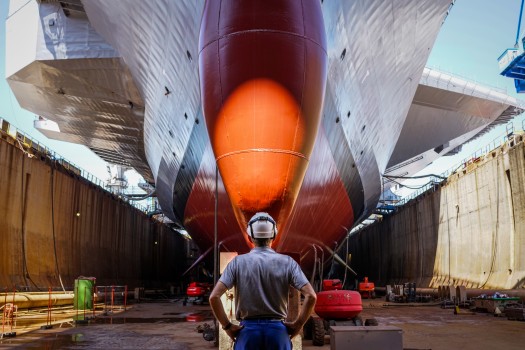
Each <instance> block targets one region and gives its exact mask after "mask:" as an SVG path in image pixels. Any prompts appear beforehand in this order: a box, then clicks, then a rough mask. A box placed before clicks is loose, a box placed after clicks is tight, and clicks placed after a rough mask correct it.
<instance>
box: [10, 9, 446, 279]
mask: <svg viewBox="0 0 525 350" xmlns="http://www.w3.org/2000/svg"><path fill="white" fill-rule="evenodd" d="M449 3H450V1H448V0H439V1H435V0H425V1H415V0H414V1H408V0H407V1H404V2H402V3H396V4H395V6H393V5H392V4H391V3H388V2H384V1H382V0H376V1H352V2H348V1H327V2H324V3H322V5H321V11H322V16H323V19H324V24H325V29H324V30H325V35H326V57H327V71H326V81H327V82H326V88H325V90H324V92H323V94H324V96H322V100H323V104H322V110H321V113H320V121H319V124H318V130H317V133H316V134H315V135H314V136H313V137H311V140H310V141H312V140H313V144H312V145H311V154H310V155H309V156H308V164H307V167H306V171H305V173H304V179H303V180H302V183H301V182H296V183H295V185H296V187H297V188H296V194H295V195H296V197H295V198H296V199H295V200H292V201H290V202H289V203H292V204H293V206H292V205H289V209H288V214H287V215H286V216H287V219H286V220H282V221H281V222H280V223H278V224H279V225H280V227H279V232H280V234H279V240H278V242H277V243H276V244H275V246H274V248H275V249H277V250H278V251H281V252H299V253H300V254H301V257H302V260H303V263H302V266H303V268H304V269H305V270H307V271H311V270H312V268H313V265H314V261H315V256H316V254H317V255H319V256H320V257H321V259H322V258H323V256H324V259H325V260H328V259H329V257H330V251H332V250H333V249H334V248H336V247H337V246H338V245H339V244H341V242H342V240H343V239H344V237H346V236H347V235H348V233H349V230H350V229H351V228H352V226H353V225H354V223H355V222H359V221H361V220H362V219H364V218H366V217H367V216H368V215H369V214H370V213H371V212H372V210H373V209H374V208H375V206H376V204H377V202H378V199H379V195H380V193H381V180H380V175H381V174H382V173H383V172H384V170H385V169H386V167H387V165H388V163H389V159H390V157H391V155H392V153H393V151H394V148H395V145H396V143H397V140H398V137H399V135H400V133H401V130H402V127H403V124H404V122H405V118H406V116H407V113H408V110H409V108H410V106H411V103H412V99H413V97H414V94H415V92H416V89H417V87H418V84H419V80H420V77H421V74H422V72H423V68H424V66H425V63H426V61H427V58H428V55H429V53H430V48H431V47H432V45H433V43H434V40H435V38H436V36H437V33H438V31H439V28H440V27H441V24H442V22H443V20H444V18H445V16H446V13H447V8H448V6H449ZM35 4H36V2H35V3H34V4H30V6H39V7H40V9H41V10H40V11H41V12H42V11H43V10H45V11H47V12H46V13H48V14H51V15H52V14H56V13H59V12H57V10H60V8H57V9H54V7H60V6H61V5H60V4H57V3H47V2H45V1H44V2H42V3H41V4H39V5H35ZM82 4H83V8H82V9H83V11H85V14H83V15H85V18H84V17H82V15H81V16H80V17H79V18H74V16H70V17H67V18H66V17H64V18H55V20H56V22H53V24H54V25H63V29H64V35H63V37H62V38H61V39H62V40H64V41H66V42H67V40H68V38H76V39H79V38H83V37H85V36H82V35H79V34H78V33H76V32H73V33H69V32H67V28H71V27H72V21H86V23H87V24H86V26H88V27H89V28H92V29H94V31H93V32H95V31H96V33H97V34H98V35H99V36H100V38H102V39H101V40H100V41H101V42H104V45H106V44H107V45H108V46H109V47H110V48H112V49H113V50H114V51H111V50H109V51H108V50H107V52H106V51H105V55H106V56H109V57H106V58H107V59H114V57H120V60H119V62H121V63H122V65H123V67H124V68H122V70H123V71H125V73H126V74H127V75H129V78H130V79H131V80H132V82H133V84H134V88H136V91H138V94H139V95H140V97H141V99H140V100H137V101H138V102H136V103H133V102H134V101H135V100H131V99H130V100H129V102H131V103H129V106H128V108H130V110H131V112H129V111H128V112H127V113H128V114H129V118H134V116H136V117H137V118H139V122H140V125H141V126H142V127H143V129H142V130H140V132H141V137H142V138H143V143H141V142H140V141H138V145H137V149H136V155H135V158H136V159H139V160H140V159H143V158H145V159H147V163H148V165H149V169H151V173H150V174H148V175H149V176H148V178H153V179H154V182H155V187H156V193H157V196H158V199H159V203H160V205H161V207H162V209H163V211H164V213H165V214H166V216H167V217H169V218H170V219H171V220H172V221H173V222H175V224H176V225H178V226H179V227H181V228H185V229H186V230H187V231H188V232H189V233H190V235H191V236H192V237H193V239H194V240H195V242H196V243H197V244H198V245H199V246H200V247H201V248H202V250H203V251H205V250H206V249H207V248H208V247H210V246H212V245H213V244H214V230H215V218H217V234H218V239H219V242H220V248H221V250H224V251H237V252H239V253H243V252H246V251H248V249H249V248H250V246H249V244H248V242H247V240H246V235H245V233H244V232H243V229H242V225H239V222H241V223H242V220H239V215H238V213H236V210H237V209H236V208H237V207H236V204H235V202H233V205H232V195H231V193H230V194H228V193H227V191H226V189H227V188H228V183H227V181H226V180H227V179H226V178H223V177H222V176H221V175H226V173H223V172H222V171H223V169H221V172H219V173H218V178H217V179H216V174H217V173H216V164H217V154H216V153H214V148H213V147H212V146H213V142H212V141H211V140H212V139H210V136H209V134H208V133H209V131H210V130H209V129H208V128H207V121H205V120H206V118H205V116H204V115H205V113H204V112H205V111H204V110H203V105H202V104H201V97H202V96H201V86H200V85H199V74H200V73H201V72H200V69H199V64H198V62H197V61H198V57H199V54H200V50H199V46H198V43H199V33H200V29H201V18H202V14H203V10H204V5H205V4H204V1H169V2H162V1H159V2H155V3H154V4H152V2H145V1H135V2H133V6H130V3H129V1H122V0H120V1H117V0H113V1H104V0H91V1H85V2H82ZM53 9H54V10H53ZM24 12H25V10H22V11H19V13H17V16H18V17H20V16H23V15H24ZM17 16H14V17H12V18H10V19H9V21H14V19H15V18H16V17H17ZM46 18H47V17H46ZM9 21H8V25H9ZM49 23H51V22H50V21H48V22H45V21H44V26H48V25H49ZM64 23H67V25H65V24H64ZM51 29H52V28H51ZM51 29H49V28H43V29H42V30H41V34H42V35H41V37H38V38H37V42H38V43H39V45H37V46H38V48H39V49H41V50H42V52H43V53H44V54H42V59H44V58H45V59H51V60H54V61H53V62H54V64H56V65H57V66H59V65H60V64H61V62H62V61H63V62H68V58H69V57H67V56H68V55H67V54H66V55H65V56H66V57H48V56H49V55H48V52H47V51H45V47H50V46H53V45H57V47H59V48H63V47H66V53H68V54H69V55H71V56H74V54H75V53H76V52H77V51H74V50H73V48H74V47H75V46H74V45H78V42H76V41H75V40H71V42H70V43H69V42H68V43H69V44H70V46H68V45H62V46H60V45H59V44H61V43H58V44H57V43H56V42H55V41H52V40H51V39H50V38H49V37H48V31H49V30H51ZM89 33H90V34H89V35H90V37H93V36H94V35H95V34H93V33H92V31H90V32H89ZM39 40H40V41H39ZM77 41H78V40H77ZM80 44H81V45H79V46H80V47H86V45H83V43H80ZM101 45H102V44H101ZM8 46H9V45H8ZM87 47H89V45H88V46H87ZM67 49H69V50H70V51H67ZM96 50H97V48H96V47H90V50H88V52H87V53H85V52H84V53H79V56H89V58H88V60H93V61H95V60H98V59H100V57H99V55H98V53H97V51H96ZM37 51H38V49H37ZM46 55H47V56H46ZM36 56H37V60H36V61H35V62H39V61H38V60H39V53H38V52H37V55H36ZM103 58H104V57H103ZM32 59H33V60H34V56H33V58H32ZM89 62H91V61H89ZM11 66H13V67H11ZM24 69H27V68H22V67H21V63H18V64H13V65H11V64H8V69H6V74H7V75H11V76H12V77H11V80H10V81H11V82H10V84H12V86H14V85H15V84H16V81H17V79H19V77H18V76H17V74H19V73H17V72H21V71H23V70H24ZM42 69H43V68H42ZM75 69H77V71H78V69H79V68H78V67H75ZM52 74H53V75H54V76H55V79H54V80H50V82H51V83H53V82H55V83H56V84H55V85H56V86H50V87H46V89H44V88H39V90H38V93H39V94H40V95H42V96H46V99H47V100H48V101H51V100H53V99H62V100H59V101H58V100H57V101H58V102H57V103H59V104H61V103H64V100H65V99H68V98H69V94H70V93H73V92H71V91H72V90H73V89H68V84H69V86H71V87H75V86H77V85H78V84H77V81H76V80H75V79H71V78H70V76H69V75H67V76H65V75H63V76H61V75H60V74H61V72H60V69H56V70H53V71H52ZM103 74H104V76H103V77H100V78H99V79H97V80H96V83H100V84H101V82H102V81H104V80H108V81H109V80H111V75H110V73H103ZM130 79H128V80H127V82H129V80H130ZM46 83H49V81H46ZM58 85H62V86H58ZM86 85H87V84H86ZM64 86H65V87H64ZM59 88H61V89H59ZM86 89H87V87H86ZM108 90H109V92H111V90H110V89H108ZM123 90H125V89H123ZM57 91H59V92H61V94H58V95H59V96H58V97H57ZM62 93H64V94H62ZM82 93H84V92H78V94H77V96H76V97H75V98H76V100H78V99H79V97H78V95H81V94H82ZM88 93H92V92H91V91H88V92H86V94H88ZM110 96H112V95H111V93H110ZM127 98H128V97H126V96H124V97H123V98H122V99H121V100H119V101H118V103H120V104H121V105H120V107H119V108H123V106H127V105H128V103H127V102H128V101H127ZM130 98H131V97H130ZM69 99H70V100H71V98H69ZM76 100H75V101H76ZM48 103H49V102H48ZM137 103H138V104H139V106H137ZM91 106H92V108H93V109H95V110H96V108H98V107H99V106H98V105H95V104H92V105H91ZM111 106H113V104H111V105H110V106H102V107H100V108H107V110H108V111H107V113H108V118H109V116H111V117H114V115H113V114H111V113H112V112H114V111H113V110H110V108H112V107H111ZM29 107H30V108H28V109H32V110H35V113H36V111H37V110H38V107H35V106H29ZM137 108H138V109H139V110H140V112H141V113H139V115H136V113H135V112H136V110H137ZM142 112H143V113H142ZM53 113H54V114H56V115H46V117H47V118H50V119H57V120H63V121H64V120H67V118H73V117H76V115H75V114H74V113H75V111H74V110H68V109H60V110H53ZM68 113H69V114H68ZM96 113H98V112H96ZM140 118H143V119H142V120H140ZM82 120H86V119H85V118H83V119H82ZM108 120H110V119H108ZM111 120H113V119H111ZM59 124H60V123H59ZM76 132H78V133H80V134H82V133H86V136H87V135H93V134H96V133H101V134H100V137H99V138H100V139H104V137H106V138H107V139H108V140H111V139H112V137H111V136H112V135H111V133H112V132H116V131H114V130H111V131H106V130H101V129H100V128H96V127H90V126H88V125H85V126H84V128H83V129H82V130H76ZM310 141H309V142H310ZM112 147H115V153H117V154H118V153H119V151H122V149H118V147H117V146H114V145H112ZM309 147H310V146H308V147H307V148H309ZM126 151H129V150H128V149H126ZM128 153H129V152H128ZM128 156H129V155H128ZM219 167H220V164H219ZM237 170H238V171H239V172H242V171H243V169H237ZM216 180H217V181H216ZM223 180H225V181H223ZM254 180H257V181H261V184H263V185H264V179H254ZM216 183H217V186H216ZM225 183H227V185H226V186H225ZM216 187H217V188H216ZM216 192H217V193H218V197H217V198H218V210H217V211H216V210H215V193H216ZM319 248H320V250H319Z"/></svg>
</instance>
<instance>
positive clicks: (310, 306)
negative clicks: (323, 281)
mask: <svg viewBox="0 0 525 350" xmlns="http://www.w3.org/2000/svg"><path fill="white" fill-rule="evenodd" d="M300 291H301V294H302V295H304V301H303V305H302V306H301V310H300V311H299V316H298V317H297V319H296V320H295V321H293V322H285V325H286V328H288V333H289V334H290V338H293V337H295V336H296V335H297V334H299V332H301V328H303V325H304V324H305V323H306V321H307V320H308V318H309V317H310V315H311V314H312V312H313V311H314V307H315V302H316V301H317V295H316V294H315V291H314V289H313V288H312V285H311V284H310V283H307V284H305V285H304V286H303V287H302V288H301V290H300Z"/></svg>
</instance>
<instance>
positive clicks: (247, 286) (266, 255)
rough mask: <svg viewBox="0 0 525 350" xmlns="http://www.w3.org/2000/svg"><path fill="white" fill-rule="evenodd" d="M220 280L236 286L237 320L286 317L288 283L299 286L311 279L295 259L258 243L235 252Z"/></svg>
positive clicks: (229, 286) (295, 286)
mask: <svg viewBox="0 0 525 350" xmlns="http://www.w3.org/2000/svg"><path fill="white" fill-rule="evenodd" d="M219 281H220V282H222V283H224V285H225V286H226V288H228V289H231V288H232V287H234V286H235V296H236V298H235V308H236V313H235V316H236V318H237V320H242V319H246V318H281V319H285V318H286V314H287V311H288V289H289V286H292V287H294V288H296V289H298V290H300V289H301V288H302V287H304V286H305V285H306V284H307V283H308V280H307V279H306V276H305V275H304V273H303V271H302V270H301V268H300V267H299V264H297V262H295V260H293V259H292V258H291V257H289V256H288V255H283V254H278V253H276V252H275V251H274V250H273V249H271V248H268V247H255V248H253V249H252V250H251V251H250V252H249V253H248V254H243V255H239V256H236V257H235V258H234V259H233V260H232V261H231V262H230V263H229V264H228V266H226V269H225V270H224V273H223V274H222V276H221V278H220V279H219Z"/></svg>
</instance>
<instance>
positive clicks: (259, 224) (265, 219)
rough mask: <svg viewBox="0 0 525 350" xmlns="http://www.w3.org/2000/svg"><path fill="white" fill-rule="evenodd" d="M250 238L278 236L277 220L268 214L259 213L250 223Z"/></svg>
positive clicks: (248, 230) (272, 237) (248, 231)
mask: <svg viewBox="0 0 525 350" xmlns="http://www.w3.org/2000/svg"><path fill="white" fill-rule="evenodd" d="M246 232H247V233H248V236H250V237H252V238H271V239H274V238H275V235H277V226H276V224H275V220H274V219H273V218H272V217H271V216H270V215H269V214H268V213H263V212H260V213H257V214H255V215H254V216H252V218H251V219H250V222H248V227H247V228H246Z"/></svg>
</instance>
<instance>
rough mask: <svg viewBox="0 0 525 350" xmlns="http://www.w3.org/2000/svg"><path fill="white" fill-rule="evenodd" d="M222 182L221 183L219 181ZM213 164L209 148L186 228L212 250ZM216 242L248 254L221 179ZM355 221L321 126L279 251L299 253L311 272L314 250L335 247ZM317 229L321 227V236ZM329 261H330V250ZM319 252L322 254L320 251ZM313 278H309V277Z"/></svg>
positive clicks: (281, 230) (189, 204) (189, 205)
mask: <svg viewBox="0 0 525 350" xmlns="http://www.w3.org/2000/svg"><path fill="white" fill-rule="evenodd" d="M219 180H220V179H219ZM214 193H215V161H214V158H213V154H212V151H211V148H210V147H208V148H207V149H206V152H205V156H204V157H203V160H202V163H201V168H200V170H199V173H198V175H197V177H196V180H195V183H194V185H193V190H192V192H191V194H190V197H189V199H188V202H187V205H186V211H185V221H184V225H185V226H186V228H187V229H188V231H189V232H191V233H192V237H193V238H194V240H195V241H196V243H197V244H198V245H199V246H200V247H201V248H204V247H209V246H212V245H213V242H214V210H215V204H214ZM218 217H219V220H218V241H219V242H222V243H221V244H220V248H221V251H236V252H238V253H240V254H242V253H245V252H247V251H248V250H249V249H250V245H249V243H248V241H247V235H246V234H245V232H244V228H241V227H239V225H238V224H237V222H236V219H235V215H234V213H233V209H232V206H231V204H230V201H229V198H228V195H227V194H226V191H225V190H224V186H223V185H222V181H221V180H220V181H219V212H218ZM353 221H354V215H353V211H352V205H351V203H350V200H349V198H348V195H347V193H346V191H345V188H344V185H343V183H342V181H341V178H340V176H339V173H338V171H337V167H336V164H335V162H334V160H333V156H332V154H331V151H330V148H329V145H328V141H327V139H326V134H325V133H324V130H323V128H320V130H319V133H318V135H317V139H316V143H315V147H314V151H313V152H312V157H311V160H310V166H309V168H308V171H307V172H306V176H305V180H304V181H303V184H302V187H301V190H300V192H299V195H298V199H297V201H296V203H295V207H294V209H293V211H292V214H291V215H290V220H289V221H288V223H287V224H286V225H284V226H281V227H280V228H279V235H278V237H279V238H280V239H279V241H278V242H277V243H276V244H275V245H274V248H275V249H276V250H277V251H280V252H298V253H300V254H301V266H302V267H303V269H304V270H305V272H307V273H308V271H309V270H310V269H311V267H312V266H313V262H314V248H313V245H314V244H315V245H317V246H318V247H320V248H324V247H325V244H327V245H328V246H329V248H331V249H333V248H334V246H335V242H341V240H342V239H343V238H344V237H345V235H346V234H347V231H348V229H349V228H350V227H351V225H352V224H353ZM318 227H323V228H324V229H323V231H322V232H320V231H319V230H318ZM324 251H325V259H329V258H330V255H329V254H328V251H327V250H326V249H324ZM319 254H320V252H319ZM308 277H309V276H308Z"/></svg>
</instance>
